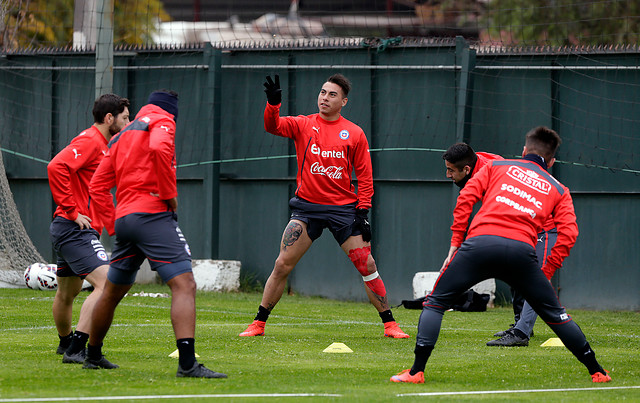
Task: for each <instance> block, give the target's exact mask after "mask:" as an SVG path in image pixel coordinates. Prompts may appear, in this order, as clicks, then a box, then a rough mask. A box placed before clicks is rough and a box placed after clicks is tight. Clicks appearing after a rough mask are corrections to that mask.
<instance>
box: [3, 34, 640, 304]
mask: <svg viewBox="0 0 640 403" xmlns="http://www.w3.org/2000/svg"><path fill="white" fill-rule="evenodd" d="M639 56H640V55H638V54H634V53H616V54H609V53H604V52H601V53H597V52H591V53H589V54H588V57H586V56H585V55H584V54H580V53H576V52H554V51H548V52H540V51H536V52H520V53H518V54H515V55H514V53H509V52H503V51H497V52H486V51H484V52H483V51H481V50H477V49H470V48H469V47H468V46H467V45H466V43H465V42H464V41H462V40H455V41H443V42H438V43H427V44H409V45H407V44H405V45H403V46H390V47H387V48H386V49H384V50H383V51H382V50H380V49H376V48H372V47H363V46H328V47H327V46H324V47H313V46H299V47H290V48H282V47H280V48H276V47H274V48H270V49H243V48H237V49H222V50H221V49H214V48H212V47H211V46H205V47H203V48H198V49H186V50H164V51H162V50H153V51H151V50H137V51H135V52H132V51H130V52H116V53H115V60H114V66H115V67H114V92H116V93H118V94H121V95H123V96H127V97H129V98H130V99H131V100H132V110H133V112H135V111H137V109H139V108H140V107H141V106H142V105H143V104H144V103H145V100H146V96H147V95H148V94H149V92H151V91H152V90H154V89H157V88H172V89H175V90H177V91H178V92H179V93H180V116H179V120H178V128H177V153H178V156H177V157H178V163H179V169H178V172H179V192H180V196H179V201H180V206H179V211H178V216H179V222H180V226H181V228H182V230H183V232H184V233H185V234H186V236H187V239H188V240H189V243H190V246H191V250H192V252H193V255H194V257H195V258H219V259H235V260H240V261H241V262H242V265H243V272H245V273H250V274H252V275H254V276H256V277H257V278H259V279H262V280H265V279H266V278H267V276H268V275H269V273H270V272H271V269H272V267H273V261H274V259H275V258H276V256H277V253H278V245H279V241H280V237H281V234H282V231H283V229H284V227H285V225H286V223H287V221H288V217H289V211H288V205H287V201H288V199H289V197H290V196H291V195H292V191H293V188H294V184H295V181H294V179H295V173H296V165H295V159H294V158H291V156H292V155H293V154H294V150H293V143H292V142H291V141H288V140H286V139H273V138H272V137H274V136H271V135H270V134H268V133H266V132H265V131H264V128H263V123H262V112H263V109H264V103H265V98H264V95H263V93H262V82H263V80H264V76H265V75H267V74H275V73H278V74H280V78H281V83H282V86H283V100H284V103H283V106H282V113H283V114H290V115H294V114H310V113H315V112H316V111H317V107H316V106H315V100H316V96H317V90H318V88H319V87H320V85H321V84H322V82H323V81H324V79H325V78H326V77H328V76H329V75H330V74H332V73H334V72H337V71H340V72H343V73H344V74H345V75H347V76H348V77H349V78H350V79H351V81H352V83H353V87H354V89H353V91H352V93H351V94H350V95H349V104H348V106H347V107H346V108H345V109H344V115H345V116H346V117H347V118H348V119H350V120H352V121H354V122H356V123H357V124H359V125H360V126H361V127H362V128H363V129H364V131H365V133H366V134H367V136H368V138H369V141H370V146H371V155H372V159H373V167H374V188H375V196H374V200H373V204H374V207H373V210H372V225H373V231H374V234H373V254H374V257H375V258H376V261H377V263H378V266H379V269H380V272H381V274H382V278H383V279H384V281H385V284H386V286H387V290H388V292H389V296H390V302H391V303H394V304H395V303H399V301H400V300H401V299H406V298H410V297H412V287H411V281H412V278H413V275H414V273H415V272H418V271H435V270H438V269H439V268H440V266H441V264H442V261H443V259H444V257H445V255H446V252H447V250H448V245H449V237H450V231H449V226H450V224H451V220H452V219H451V212H452V208H453V206H454V203H455V198H456V196H457V193H458V191H457V188H455V187H454V186H453V185H452V184H451V183H450V181H448V180H447V179H446V178H445V177H444V165H443V162H442V158H441V154H442V151H443V150H444V149H446V148H447V147H448V146H449V145H451V144H452V143H454V142H457V141H466V142H468V143H470V144H471V145H472V146H474V148H475V149H476V150H478V151H489V152H494V153H499V154H502V155H504V156H515V155H518V154H519V153H520V152H521V150H522V145H523V138H524V134H525V133H526V131H527V130H528V129H530V128H532V127H534V126H537V125H547V126H550V127H553V128H554V129H556V130H558V132H559V133H560V134H561V136H562V137H563V140H564V143H563V146H562V147H561V149H560V153H559V155H558V159H560V160H562V163H560V164H556V166H555V167H554V169H553V174H554V176H556V178H558V179H559V180H560V181H561V182H563V183H564V184H565V185H567V186H568V187H569V188H570V189H571V190H572V194H573V196H574V202H575V205H576V212H577V215H578V224H579V227H580V236H579V238H578V242H577V244H576V247H575V248H574V250H573V253H572V254H571V256H570V257H569V258H568V259H567V260H566V262H565V267H563V268H562V269H561V270H560V272H559V275H558V279H557V280H556V283H557V285H558V286H559V295H560V298H561V301H562V302H563V304H564V305H566V306H568V307H574V308H577V307H580V308H595V309H630V310H638V309H640V293H639V292H638V290H639V289H640V270H638V264H639V263H638V262H640V252H638V248H636V247H635V246H636V245H637V243H638V241H639V240H640V230H639V228H640V214H638V212H637V211H638V207H640V176H639V173H638V169H639V165H640V164H638V153H639V152H640V139H639V138H640V135H639V134H638V129H637V127H638V125H637V124H636V123H637V122H636V120H635V119H637V118H636V117H637V116H640V113H638V112H640V91H637V90H636V89H637V87H638V86H639V85H640V74H639V72H638V70H637V68H636V66H638V57H639ZM91 60H92V55H90V54H84V55H79V54H59V53H56V54H33V55H13V56H6V57H4V58H1V59H0V128H1V129H2V130H0V146H1V147H2V148H3V151H4V154H3V157H4V160H5V164H6V167H5V168H6V171H7V176H8V177H9V180H10V183H11V186H12V190H13V192H14V198H15V200H16V203H17V205H18V208H19V210H20V213H21V216H22V220H23V222H24V224H25V227H26V228H27V231H28V232H29V234H30V236H31V237H32V239H33V241H34V243H35V244H36V246H37V247H38V249H39V251H40V252H41V253H42V255H43V256H45V257H47V258H49V259H53V254H52V251H51V246H50V244H49V239H48V225H49V223H50V220H51V214H52V212H53V206H52V201H51V197H50V194H49V189H48V184H47V179H46V169H45V166H46V165H45V163H43V162H42V161H47V160H49V159H50V158H51V156H52V155H54V154H55V153H56V152H57V151H59V150H60V149H61V148H62V147H63V146H65V145H66V144H67V143H68V142H69V141H70V140H71V138H72V137H73V136H75V135H76V134H77V133H79V132H80V131H81V130H82V129H84V128H86V127H87V126H88V125H90V124H91V120H90V119H89V117H90V116H89V115H90V114H86V113H85V114H84V115H74V114H72V113H70V111H71V110H72V109H73V108H77V106H78V105H85V106H90V105H91V104H92V103H93V91H92V90H88V91H86V90H84V89H86V88H89V89H92V88H93V84H94V78H93V71H92V69H91V66H92V61H91ZM604 66H614V67H617V69H616V70H613V69H609V68H604ZM16 72H19V74H18V73H16ZM17 81H19V82H17ZM8 83H11V84H8ZM45 84H46V85H45ZM8 88H23V89H24V90H23V91H9V90H8ZM594 100H597V102H594ZM15 105H29V106H28V107H27V108H24V107H20V108H17V107H16V106H15ZM89 110H90V109H89ZM43 111H44V113H43ZM17 115H19V116H20V119H15V116H17ZM85 115H86V116H87V117H86V119H83V117H84V116H85ZM78 116H81V117H78ZM612 117H615V118H612ZM625 117H628V118H625ZM25 122H27V123H26V124H25ZM612 133H613V134H612ZM589 144H597V147H589V146H588V145H589ZM15 152H19V153H21V154H22V155H17V154H16V153H15ZM25 156H26V157H25ZM30 157H31V158H30ZM38 160H40V161H38ZM289 285H290V287H291V289H292V290H294V291H296V292H300V293H303V294H309V295H322V296H326V297H331V298H339V299H350V300H363V301H364V300H366V296H365V293H364V288H363V285H362V281H361V279H360V276H359V275H358V273H357V272H356V271H355V270H354V269H353V267H352V265H351V263H350V261H349V260H348V258H347V257H346V256H345V255H344V254H343V253H342V252H341V251H340V249H339V247H338V246H337V245H336V244H335V241H334V240H333V238H332V236H331V235H330V234H329V233H326V234H325V235H324V236H322V237H321V238H320V239H319V240H318V241H316V242H315V244H314V245H313V247H312V248H311V249H310V250H309V252H308V253H307V254H306V255H305V256H304V257H303V259H302V260H301V261H300V263H299V264H298V266H297V267H296V269H295V270H294V272H293V274H292V275H291V277H290V281H289ZM501 287H503V285H501Z"/></svg>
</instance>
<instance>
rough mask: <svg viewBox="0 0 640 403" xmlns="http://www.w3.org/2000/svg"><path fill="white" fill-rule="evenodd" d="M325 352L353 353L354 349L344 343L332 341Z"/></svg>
mask: <svg viewBox="0 0 640 403" xmlns="http://www.w3.org/2000/svg"><path fill="white" fill-rule="evenodd" d="M322 352H323V353H353V350H352V349H350V348H349V347H347V345H346V344H344V343H331V345H330V346H329V347H327V348H325V349H324V350H322Z"/></svg>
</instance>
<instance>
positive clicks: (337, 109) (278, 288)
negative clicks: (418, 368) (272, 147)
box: [240, 74, 409, 338]
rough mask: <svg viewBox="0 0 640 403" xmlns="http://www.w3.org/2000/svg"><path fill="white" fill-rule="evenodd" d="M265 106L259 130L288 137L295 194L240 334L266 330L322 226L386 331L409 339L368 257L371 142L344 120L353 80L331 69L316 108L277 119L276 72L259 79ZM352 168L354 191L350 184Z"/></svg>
mask: <svg viewBox="0 0 640 403" xmlns="http://www.w3.org/2000/svg"><path fill="white" fill-rule="evenodd" d="M264 87H265V90H264V92H265V94H266V96H267V104H266V106H265V110H264V127H265V130H266V131H267V132H269V133H271V134H274V135H276V136H281V137H287V138H290V139H292V140H293V141H294V144H295V148H296V157H297V164H298V172H297V175H296V185H297V187H296V191H295V196H294V197H292V198H291V200H289V207H290V209H291V218H290V220H289V223H288V224H287V226H286V227H285V229H284V233H283V235H282V241H281V243H280V253H279V254H278V257H277V258H276V261H275V264H274V268H273V271H272V272H271V275H270V276H269V278H268V279H267V282H266V284H265V288H264V293H263V295H262V301H261V302H260V306H259V307H258V313H257V315H256V317H255V320H254V321H253V323H252V324H250V325H249V327H248V328H247V329H246V330H245V331H244V332H242V333H240V336H261V335H264V328H265V324H266V321H267V319H268V318H269V314H270V313H271V311H272V310H273V308H274V307H275V306H276V304H277V303H278V301H279V300H280V298H281V297H282V293H283V292H284V288H285V285H286V282H287V278H288V276H289V274H290V273H291V271H292V270H293V268H294V267H295V266H296V264H297V263H298V261H299V260H300V259H301V258H302V256H303V255H304V254H305V253H306V252H307V250H308V249H309V248H310V247H311V244H312V243H313V241H315V240H316V239H318V238H319V237H320V235H322V232H323V230H324V229H325V228H328V229H329V231H330V232H331V233H332V235H333V237H334V238H335V240H336V242H337V243H338V245H340V248H341V249H342V250H343V251H344V253H345V254H346V255H347V256H348V258H349V259H350V260H351V262H352V263H353V265H354V266H355V268H356V270H357V271H358V272H359V273H360V275H361V276H362V279H363V281H364V285H365V292H366V293H367V296H368V298H369V301H371V303H372V304H373V306H374V307H375V308H376V309H377V311H378V313H379V315H380V318H381V319H382V322H383V324H384V335H385V336H386V337H393V338H408V337H409V335H408V334H406V333H404V332H403V331H402V330H401V329H400V327H399V326H398V324H397V323H396V321H395V319H394V317H393V314H392V312H391V309H390V308H389V303H388V300H387V292H386V289H385V286H384V283H383V282H382V279H381V278H380V274H379V273H378V268H377V266H376V262H375V260H374V259H373V256H372V255H371V243H370V241H371V227H370V225H369V220H368V217H367V216H368V212H369V209H370V208H371V198H372V196H373V175H372V169H371V156H370V155H369V143H368V141H367V138H366V136H365V134H364V132H363V131H362V129H361V128H360V127H359V126H357V125H355V124H354V123H352V122H350V121H349V120H347V119H345V118H344V117H343V116H342V114H341V111H342V108H343V107H344V106H345V105H346V104H347V101H348V98H347V96H348V94H349V91H350V89H351V83H350V82H349V80H348V79H347V78H346V77H344V76H343V75H342V74H334V75H332V76H331V77H329V78H328V79H327V80H326V82H324V83H323V85H322V88H321V89H320V92H319V94H318V99H317V105H318V113H315V114H312V115H307V116H302V115H300V116H280V104H281V102H282V89H281V88H280V77H279V76H278V75H276V76H275V78H274V79H272V78H271V77H267V79H266V82H265V83H264ZM354 170H355V174H356V178H357V180H358V191H357V193H356V191H355V189H354V186H353V185H352V179H353V178H352V173H353V172H354Z"/></svg>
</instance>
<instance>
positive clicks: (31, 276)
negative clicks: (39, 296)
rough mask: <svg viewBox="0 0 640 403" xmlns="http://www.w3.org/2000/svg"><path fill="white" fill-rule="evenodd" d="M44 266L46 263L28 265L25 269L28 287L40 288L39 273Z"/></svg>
mask: <svg viewBox="0 0 640 403" xmlns="http://www.w3.org/2000/svg"><path fill="white" fill-rule="evenodd" d="M42 266H46V265H45V264H44V263H34V264H32V265H31V266H29V267H27V268H26V270H25V271H24V282H25V284H26V285H27V287H29V288H31V289H32V290H39V289H40V286H39V284H38V273H40V270H41V269H42Z"/></svg>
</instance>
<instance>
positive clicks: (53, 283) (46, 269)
mask: <svg viewBox="0 0 640 403" xmlns="http://www.w3.org/2000/svg"><path fill="white" fill-rule="evenodd" d="M57 271H58V266H56V265H55V264H43V265H42V266H40V272H39V273H38V287H39V288H40V289H41V290H43V291H46V290H55V289H57V288H58V276H57V275H56V272H57Z"/></svg>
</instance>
